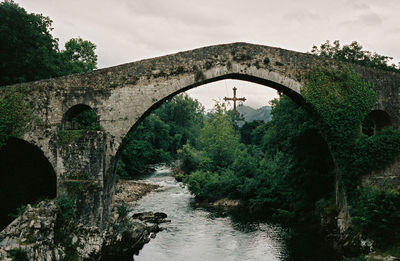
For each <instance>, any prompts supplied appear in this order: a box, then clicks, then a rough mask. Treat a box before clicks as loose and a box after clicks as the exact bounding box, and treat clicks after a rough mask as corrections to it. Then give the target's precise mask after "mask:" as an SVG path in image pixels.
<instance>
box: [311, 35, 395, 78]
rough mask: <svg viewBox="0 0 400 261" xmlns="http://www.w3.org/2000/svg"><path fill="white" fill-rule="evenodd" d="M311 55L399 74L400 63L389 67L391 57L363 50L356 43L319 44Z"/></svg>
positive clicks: (314, 47)
mask: <svg viewBox="0 0 400 261" xmlns="http://www.w3.org/2000/svg"><path fill="white" fill-rule="evenodd" d="M311 53H312V54H315V55H319V56H323V57H329V58H333V59H335V60H339V61H342V62H350V63H354V64H359V65H363V66H367V67H374V68H378V69H382V70H386V71H397V72H400V63H399V65H398V66H396V65H395V64H391V65H389V63H390V61H391V60H392V59H393V57H390V56H385V55H380V54H377V53H375V52H374V53H372V52H370V51H366V50H363V47H362V46H361V45H360V44H359V43H357V42H356V41H354V42H352V43H351V44H349V45H343V46H341V45H340V42H339V41H338V40H336V41H334V42H333V44H332V45H331V44H330V42H329V41H326V42H325V43H323V44H321V46H320V47H319V48H318V47H317V46H315V45H314V46H313V47H312V49H311Z"/></svg>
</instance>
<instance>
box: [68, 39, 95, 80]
mask: <svg viewBox="0 0 400 261" xmlns="http://www.w3.org/2000/svg"><path fill="white" fill-rule="evenodd" d="M95 49H96V45H95V44H93V43H92V42H90V41H87V40H83V39H82V38H72V39H70V40H69V41H67V42H66V43H65V50H63V51H61V53H60V56H61V59H62V60H64V61H65V64H64V66H63V70H64V71H63V72H62V74H63V75H66V74H71V73H82V72H89V71H92V70H94V69H96V64H97V55H96V54H95V52H94V50H95Z"/></svg>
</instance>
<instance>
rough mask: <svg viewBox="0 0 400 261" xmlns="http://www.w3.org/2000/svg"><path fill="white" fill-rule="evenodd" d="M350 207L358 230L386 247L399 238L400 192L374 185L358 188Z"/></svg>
mask: <svg viewBox="0 0 400 261" xmlns="http://www.w3.org/2000/svg"><path fill="white" fill-rule="evenodd" d="M357 194H358V197H357V204H353V205H352V207H351V214H352V223H353V224H354V225H355V227H356V228H357V229H359V230H360V232H361V233H362V234H363V235H365V236H367V237H370V238H373V239H374V240H375V244H376V245H377V246H378V247H386V246H388V245H391V244H393V243H394V242H397V241H399V240H400V228H399V224H400V193H399V192H398V191H395V190H384V189H378V188H374V187H366V188H358V190H357Z"/></svg>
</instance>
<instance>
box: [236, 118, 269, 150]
mask: <svg viewBox="0 0 400 261" xmlns="http://www.w3.org/2000/svg"><path fill="white" fill-rule="evenodd" d="M264 125H265V123H264V122H263V121H261V120H255V121H252V122H245V123H244V124H243V126H242V127H241V128H240V142H242V143H244V144H259V142H257V141H260V138H254V136H253V135H254V134H255V133H254V130H255V129H257V128H259V127H261V126H264ZM257 136H258V135H257Z"/></svg>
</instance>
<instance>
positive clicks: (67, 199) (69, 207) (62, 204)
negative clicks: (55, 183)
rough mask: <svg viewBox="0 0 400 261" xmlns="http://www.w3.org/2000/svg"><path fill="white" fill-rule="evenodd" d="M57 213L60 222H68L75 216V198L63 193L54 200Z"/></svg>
mask: <svg viewBox="0 0 400 261" xmlns="http://www.w3.org/2000/svg"><path fill="white" fill-rule="evenodd" d="M56 206H57V209H58V214H59V217H60V219H61V221H62V222H68V221H69V220H71V219H72V218H73V217H74V216H75V212H76V211H75V207H76V198H74V197H71V196H68V195H64V196H60V197H58V198H57V200H56Z"/></svg>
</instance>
